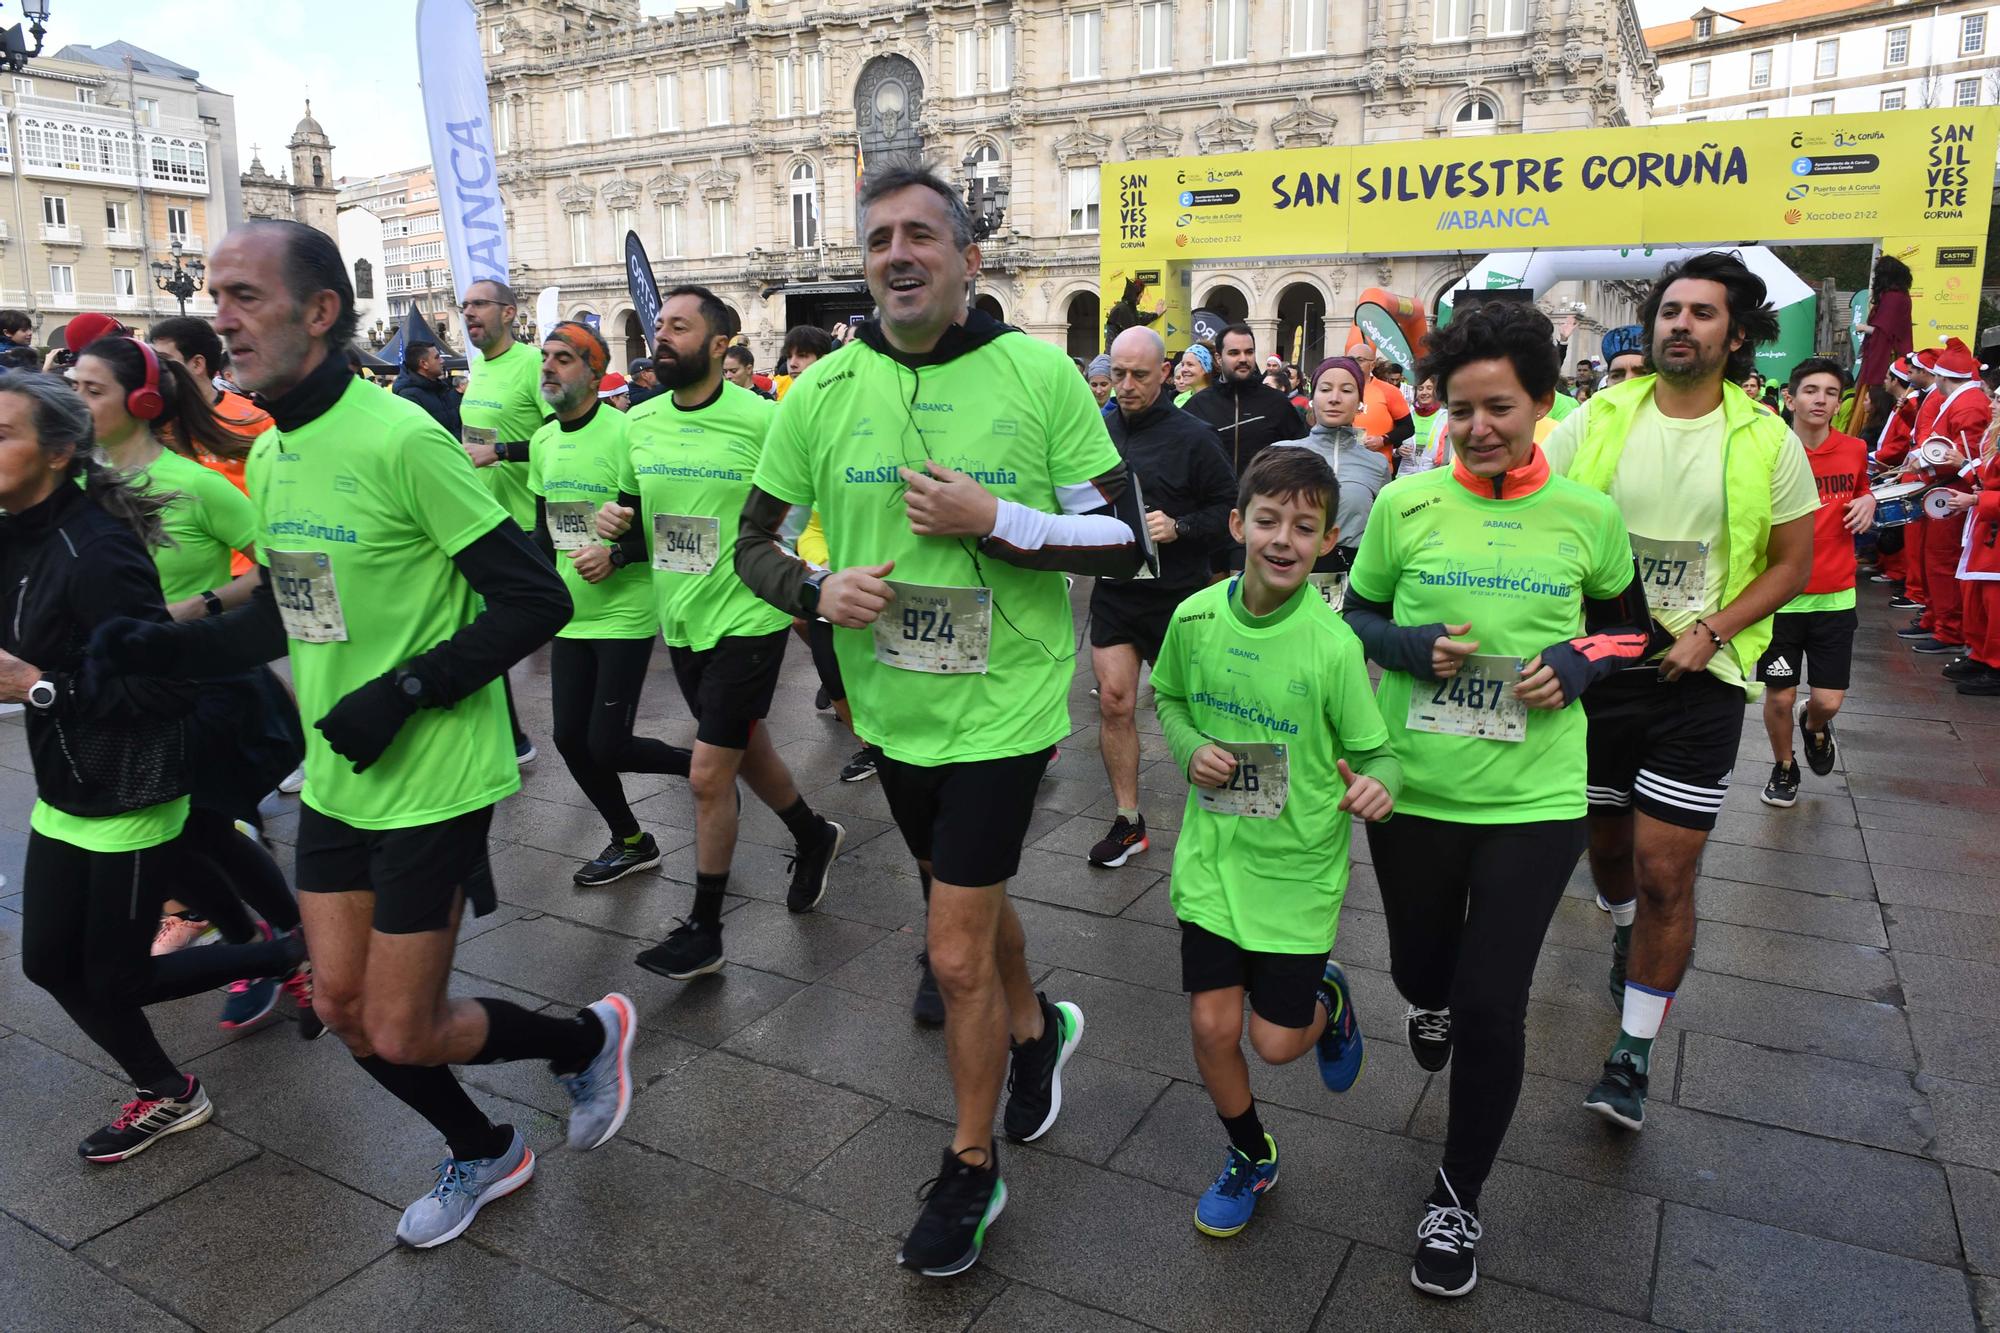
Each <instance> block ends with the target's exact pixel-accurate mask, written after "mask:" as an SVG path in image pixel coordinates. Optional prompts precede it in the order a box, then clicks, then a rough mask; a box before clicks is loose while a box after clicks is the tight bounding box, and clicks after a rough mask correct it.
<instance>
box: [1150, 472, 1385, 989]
mask: <svg viewBox="0 0 2000 1333" xmlns="http://www.w3.org/2000/svg"><path fill="white" fill-rule="evenodd" d="M1377 512H1378V513H1379V512H1380V510H1379V507H1378V510H1377ZM1369 526H1370V527H1371V528H1372V527H1373V526H1374V523H1373V522H1371V523H1370V524H1369ZM1241 583H1242V581H1241V579H1231V580H1230V581H1229V582H1228V583H1226V584H1221V583H1219V584H1214V585H1212V586H1210V587H1207V588H1204V589H1202V590H1201V591H1200V592H1198V593H1196V594H1195V595H1194V596H1192V597H1190V598H1188V599H1187V600H1186V601H1184V602H1182V603H1181V604H1180V606H1179V607H1178V608H1176V609H1175V611H1174V616H1173V622H1172V623H1171V624H1170V625H1168V627H1167V637H1166V642H1165V645H1164V646H1163V647H1162V648H1161V650H1160V660H1159V661H1158V662H1157V663H1155V664H1154V666H1153V696H1154V701H1155V707H1156V709H1157V710H1158V712H1159V716H1160V728H1161V730H1162V731H1163V732H1165V733H1166V738H1167V744H1168V745H1169V746H1171V747H1172V749H1173V752H1174V761H1175V762H1176V763H1177V764H1179V765H1180V768H1181V771H1182V772H1183V773H1185V772H1186V771H1187V766H1188V760H1189V759H1190V758H1192V757H1193V755H1194V752H1195V751H1196V750H1198V749H1200V748H1201V747H1202V746H1203V745H1204V744H1206V743H1208V742H1209V741H1215V742H1217V743H1220V744H1224V745H1228V744H1232V743H1242V742H1251V743H1257V744H1277V745H1283V746H1285V747H1286V768H1285V784H1286V789H1287V790H1286V796H1285V802H1284V808H1283V810H1282V811H1281V812H1279V814H1278V816H1277V817H1276V818H1275V819H1264V818H1253V817H1249V816H1245V815H1238V814H1219V813H1216V812H1214V811H1211V810H1209V809H1208V808H1207V807H1205V806H1204V805H1203V804H1202V801H1201V795H1200V792H1199V790H1198V789H1195V788H1192V787H1190V790H1189V791H1188V800H1187V810H1186V813H1185V814H1183V815H1182V817H1181V835H1180V842H1179V843H1178V845H1176V846H1175V848H1174V878H1173V901H1174V915H1175V916H1177V917H1179V918H1180V919H1181V920H1183V921H1189V922H1192V923H1194V924H1195V925H1197V926H1200V927H1202V928H1203V929H1204V930H1210V931H1213V932H1215V933H1216V934H1217V935H1220V936H1222V937H1223V938H1224V939H1228V940H1233V941H1234V942H1235V943H1236V944H1238V945H1239V946H1241V947H1242V948H1245V949H1250V950H1254V951H1257V952H1261V953H1292V954H1311V953H1324V952H1326V951H1327V950H1328V949H1331V948H1332V947H1333V938H1334V930H1335V927H1336V925H1337V924H1338V921H1339V917H1340V904H1341V900H1342V899H1344V898H1345V897H1346V896H1347V852H1348V840H1349V836H1350V820H1349V818H1348V816H1347V815H1346V814H1345V813H1343V812H1342V811H1341V810H1340V809H1339V808H1338V807H1339V805H1340V801H1341V798H1342V797H1344V796H1345V795H1346V794H1347V785H1346V784H1345V783H1344V782H1342V781H1341V778H1340V770H1339V768H1338V767H1337V763H1338V761H1339V760H1341V759H1347V758H1350V757H1352V756H1353V755H1355V754H1357V753H1359V752H1361V751H1364V750H1373V749H1375V748H1377V747H1378V746H1381V745H1384V744H1386V743H1387V742H1388V733H1387V732H1385V731H1384V730H1383V729H1382V719H1381V717H1380V716H1378V715H1377V713H1376V711H1375V699H1374V696H1373V695H1372V694H1370V693H1369V689H1368V664H1367V663H1366V662H1365V661H1364V660H1363V658H1362V652H1361V641H1360V640H1359V639H1357V638H1355V637H1354V631H1352V630H1350V629H1349V628H1347V625H1346V624H1345V623H1344V622H1343V621H1342V620H1341V619H1340V617H1339V616H1338V615H1336V614H1335V613H1334V611H1333V609H1332V608H1331V607H1329V606H1327V604H1326V602H1325V601H1324V599H1322V598H1321V597H1320V596H1319V594H1318V591H1317V590H1316V589H1312V588H1302V589H1300V590H1299V591H1298V592H1295V593H1294V594H1293V595H1292V597H1291V600H1289V601H1287V602H1286V603H1285V604H1284V605H1283V606H1281V607H1279V608H1278V609H1277V610H1276V611H1275V612H1273V613H1272V614H1271V615H1269V616H1265V617H1263V618H1261V619H1259V618H1257V617H1255V616H1252V615H1251V614H1250V613H1249V612H1248V611H1247V610H1245V609H1244V606H1243V598H1242V593H1241V591H1240V589H1241ZM1265 782H1266V786H1267V788H1268V785H1269V782H1270V775H1269V774H1268V773H1267V774H1266V775H1265Z"/></svg>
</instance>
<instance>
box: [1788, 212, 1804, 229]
mask: <svg viewBox="0 0 2000 1333" xmlns="http://www.w3.org/2000/svg"><path fill="white" fill-rule="evenodd" d="M1805 216H1806V215H1805V214H1803V213H1801V212H1799V210H1798V209H1796V208H1788V209H1786V210H1785V225H1786V226H1787V227H1796V226H1798V225H1799V223H1801V222H1803V221H1804V220H1805Z"/></svg>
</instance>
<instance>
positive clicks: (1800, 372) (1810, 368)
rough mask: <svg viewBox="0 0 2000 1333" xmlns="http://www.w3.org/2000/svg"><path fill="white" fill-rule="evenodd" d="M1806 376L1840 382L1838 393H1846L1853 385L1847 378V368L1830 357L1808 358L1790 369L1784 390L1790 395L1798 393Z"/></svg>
mask: <svg viewBox="0 0 2000 1333" xmlns="http://www.w3.org/2000/svg"><path fill="white" fill-rule="evenodd" d="M1808 375H1831V376H1833V377H1834V378H1835V379H1837V380H1839V381H1840V391H1841V392H1842V393H1846V392H1847V390H1848V388H1849V387H1850V386H1851V385H1852V384H1853V383H1854V381H1853V380H1852V379H1850V378H1849V377H1848V374H1847V367H1846V366H1843V365H1841V364H1840V362H1838V361H1836V360H1834V359H1833V358H1832V357H1830V356H1809V357H1807V358H1806V359H1805V360H1803V361H1801V362H1799V363H1798V364H1797V365H1796V366H1793V367H1792V377H1791V378H1790V379H1788V380H1786V381H1785V388H1786V389H1787V390H1789V391H1790V392H1792V393H1797V392H1798V391H1799V383H1800V381H1802V380H1804V379H1805V377H1806V376H1808Z"/></svg>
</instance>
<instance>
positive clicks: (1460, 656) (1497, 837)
mask: <svg viewBox="0 0 2000 1333" xmlns="http://www.w3.org/2000/svg"><path fill="white" fill-rule="evenodd" d="M1421 373H1423V374H1426V375H1435V376H1436V377H1437V380H1438V383H1439V385H1440V386H1441V387H1442V391H1443V394H1444V398H1445V400H1446V402H1447V403H1448V404H1449V410H1450V429H1451V433H1452V446H1453V453H1454V455H1455V457H1456V458H1457V462H1456V463H1454V464H1453V466H1452V467H1451V469H1450V470H1449V471H1446V470H1443V469H1439V470H1435V471H1432V472H1428V473H1425V474H1423V475H1422V476H1418V477H1411V478H1408V479H1399V480H1397V481H1394V482H1391V483H1390V485H1389V488H1388V489H1387V490H1386V491H1384V492H1383V493H1382V503H1381V504H1380V505H1378V506H1377V507H1376V513H1375V516H1374V520H1373V521H1372V522H1371V523H1369V525H1368V535H1367V536H1366V537H1365V538H1364V539H1363V540H1362V543H1361V552H1360V554H1359V556H1358V557H1357V558H1356V560H1355V563H1354V572H1353V575H1352V578H1351V581H1350V582H1349V584H1348V593H1347V602H1346V608H1345V614H1346V617H1347V623H1348V624H1349V625H1350V626H1352V627H1353V629H1354V632H1355V633H1356V634H1357V635H1359V636H1360V639H1361V642H1362V643H1363V644H1364V645H1365V646H1366V647H1367V649H1368V655H1369V656H1370V657H1372V658H1373V659H1375V661H1377V662H1378V663H1380V664H1381V666H1382V668H1383V671H1382V687H1381V691H1380V694H1379V695H1378V697H1377V703H1378V704H1379V706H1380V708H1381V716H1382V721H1383V723H1384V724H1385V725H1386V726H1387V728H1388V738H1389V743H1390V745H1391V746H1392V747H1393V749H1394V751H1395V753H1396V757H1397V758H1398V759H1399V760H1401V761H1402V765H1403V789H1402V793H1401V796H1400V798H1399V800H1398V802H1397V812H1396V818H1395V819H1393V820H1391V821H1390V822H1388V823H1386V824H1370V825H1369V826H1368V830H1367V831H1368V846H1369V849H1370V851H1371V853H1372V855H1373V859H1374V863H1375V874H1376V877H1377V878H1378V879H1379V880H1380V881H1381V885H1382V906H1383V911H1384V912H1385V913H1387V915H1388V922H1389V955H1390V970H1391V972H1392V973H1393V975H1394V976H1395V979H1396V989H1397V990H1398V991H1399V992H1401V993H1402V996H1403V998H1404V1000H1406V1001H1407V1002H1408V1003H1409V1009H1408V1010H1407V1012H1406V1013H1405V1015H1404V1020H1403V1021H1404V1027H1405V1030H1406V1033H1407V1037H1408V1040H1409V1044H1410V1052H1411V1054H1412V1055H1414V1056H1415V1057H1416V1060H1417V1063H1418V1064H1419V1065H1421V1066H1422V1067H1423V1068H1425V1069H1427V1070H1432V1071H1436V1070H1440V1069H1443V1068H1444V1067H1445V1065H1446V1064H1447V1063H1448V1062H1449V1061H1451V1060H1452V1059H1453V1057H1454V1055H1456V1058H1457V1061H1458V1063H1457V1066H1456V1067H1455V1068H1454V1069H1453V1071H1452V1075H1451V1098H1450V1114H1449V1119H1448V1121H1447V1126H1446V1131H1445V1148H1444V1162H1443V1164H1442V1165H1441V1166H1440V1167H1439V1168H1438V1173H1437V1179H1436V1181H1435V1183H1434V1185H1433V1187H1432V1189H1431V1192H1430V1196H1429V1197H1428V1198H1427V1199H1426V1200H1425V1201H1424V1213H1423V1219H1422V1221H1421V1222H1420V1223H1419V1224H1418V1226H1417V1248H1416V1257H1415V1259H1414V1261H1413V1262H1412V1264H1411V1268H1410V1281H1411V1283H1413V1284H1414V1285H1415V1286H1416V1287H1417V1288H1418V1289H1419V1290H1422V1291H1427V1292H1430V1293H1431V1294H1433V1295H1437V1296H1463V1295H1465V1293H1467V1292H1469V1291H1471V1290H1472V1288H1473V1286H1474V1284H1475V1283H1477V1282H1478V1281H1479V1265H1478V1263H1477V1260H1476V1258H1475V1250H1476V1247H1477V1245H1478V1242H1479V1240H1480V1239H1481V1236H1482V1234H1483V1228H1482V1225H1481V1223H1480V1220H1479V1200H1480V1191H1481V1188H1482V1187H1483V1186H1484V1185H1485V1183H1486V1176H1487V1173H1488V1172H1489V1171H1491V1170H1492V1167H1493V1159H1494V1158H1495V1156H1497V1155H1498V1153H1499V1151H1500V1143H1501V1140H1502V1139H1503V1138H1504V1137H1505V1136H1506V1133H1507V1126H1508V1123H1509V1122H1510V1121H1511V1120H1512V1119H1513V1114H1514V1105H1515V1102H1516V1101H1517V1100H1518V1099H1519V1097H1520V1095H1521V1072H1522V1068H1523V1065H1524V1062H1525V1060H1526V1053H1527V1046H1526V1039H1525V1029H1526V1024H1527V1015H1528V989H1529V987H1530V985H1531V984H1532V983H1533V981H1534V976H1535V962H1536V958H1537V956H1538V955H1539V953H1540V950H1541V947H1542V937H1543V936H1544V935H1545V934H1546V933H1547V932H1548V927H1549V921H1550V919H1551V918H1552V917H1553V916H1554V914H1555V909H1556V904H1557V903H1558V902H1560V901H1561V900H1562V895H1563V889H1564V887H1565V886H1566V885H1567V884H1568V882H1569V877H1570V872H1571V871H1572V870H1574V869H1575V868H1576V860H1577V856H1578V855H1579V854H1580V853H1581V852H1582V851H1583V846H1584V842H1585V832H1584V814H1585V802H1584V768H1585V742H1584V735H1585V731H1586V724H1585V721H1584V714H1583V709H1582V707H1581V706H1580V705H1578V704H1577V702H1576V701H1577V699H1578V698H1579V697H1580V696H1581V695H1582V694H1583V692H1584V689H1585V688H1586V687H1587V686H1588V685H1589V684H1590V683H1591V682H1592V681H1595V680H1600V679H1602V678H1604V677H1605V676H1607V675H1609V674H1610V673H1611V672H1613V671H1615V670H1617V669H1618V668H1619V667H1621V666H1629V665H1632V664H1633V663H1636V662H1638V661H1640V660H1642V659H1643V658H1644V656H1645V649H1646V624H1647V614H1646V596H1645V592H1644V591H1643V589H1641V587H1640V586H1639V583H1638V581H1637V579H1636V578H1635V577H1634V566H1633V561H1632V544H1631V540H1630V539H1629V538H1628V537H1627V536H1626V533H1625V523H1624V520H1622V519H1621V518H1620V517H1619V516H1618V509H1617V507H1616V506H1615V505H1613V504H1612V503H1611V501H1610V500H1609V499H1607V498H1606V497H1604V496H1603V495H1600V494H1598V493H1597V492H1596V491H1592V490H1589V489H1586V488H1585V487H1583V486H1579V485H1578V484H1577V483H1575V482H1573V481H1570V480H1568V479H1567V478H1564V477H1557V476H1552V475H1551V474H1550V472H1549V467H1548V461H1547V460H1546V459H1545V458H1543V457H1542V453H1541V450H1540V449H1538V448H1537V447H1536V446H1535V426H1536V422H1537V421H1538V420H1540V419H1541V418H1542V417H1544V416H1545V415H1546V414H1547V412H1548V408H1549V403H1550V401H1551V400H1552V399H1553V398H1554V396H1555V389H1556V383H1557V380H1558V377H1559V375H1560V373H1561V362H1560V361H1559V360H1558V359H1557V357H1556V347H1555V338H1554V330H1553V329H1552V328H1551V327H1550V324H1549V320H1548V317H1547V316H1546V315H1544V314H1542V313H1541V312H1540V311H1539V310H1537V309H1535V308H1534V307H1533V306H1528V305H1514V304H1502V303H1497V302H1496V303H1494V304H1490V305H1486V306H1483V307H1479V308H1475V309H1473V310H1469V311H1468V310H1463V309H1461V310H1459V311H1457V312H1456V313H1455V314H1454V316H1453V318H1452V321H1451V323H1450V324H1449V325H1447V326H1445V327H1444V328H1442V329H1438V330H1436V331H1434V332H1433V333H1432V334H1431V336H1430V341H1429V348H1428V352H1427V355H1426V358H1425V361H1424V363H1423V368H1422V371H1421ZM1182 836H1183V838H1185V836H1186V835H1185V834H1183V835H1182ZM1176 879H1177V880H1178V876H1176Z"/></svg>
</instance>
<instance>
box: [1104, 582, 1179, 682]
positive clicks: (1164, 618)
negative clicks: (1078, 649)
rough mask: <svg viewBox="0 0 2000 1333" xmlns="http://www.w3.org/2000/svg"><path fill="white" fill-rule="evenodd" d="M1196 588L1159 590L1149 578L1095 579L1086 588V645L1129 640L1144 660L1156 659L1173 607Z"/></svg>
mask: <svg viewBox="0 0 2000 1333" xmlns="http://www.w3.org/2000/svg"><path fill="white" fill-rule="evenodd" d="M1197 591H1199V590H1198V589H1191V588H1178V589H1171V590H1164V591H1163V590H1161V589H1160V586H1159V584H1158V583H1157V582H1155V581H1153V580H1151V579H1141V580H1138V581H1136V582H1133V581H1118V582H1113V581H1111V580H1107V579H1099V580H1098V581H1097V583H1096V586H1094V587H1093V588H1091V590H1090V646H1091V647H1093V648H1112V647H1116V646H1117V645H1119V644H1130V645H1132V647H1133V648H1134V649H1135V650H1136V651H1137V652H1138V654H1139V656H1140V657H1141V658H1142V659H1143V660H1145V661H1148V662H1157V661H1159V660H1160V645H1161V644H1162V643H1164V642H1166V638H1167V626H1168V625H1171V624H1172V623H1173V620H1174V608H1175V607H1177V606H1179V605H1180V604H1181V602H1182V601H1183V600H1184V599H1186V598H1188V597H1190V596H1192V595H1193V594H1194V593H1195V592H1197Z"/></svg>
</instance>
